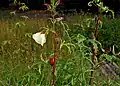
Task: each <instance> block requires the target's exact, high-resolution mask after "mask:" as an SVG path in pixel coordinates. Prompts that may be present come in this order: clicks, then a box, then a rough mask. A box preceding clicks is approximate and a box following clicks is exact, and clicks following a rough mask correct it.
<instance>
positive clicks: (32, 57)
mask: <svg viewBox="0 0 120 86" xmlns="http://www.w3.org/2000/svg"><path fill="white" fill-rule="evenodd" d="M92 18H93V15H91V14H84V13H81V14H77V15H74V16H68V17H67V18H66V20H65V21H64V22H66V23H67V24H68V26H69V30H68V32H69V34H70V37H71V39H72V40H71V41H72V43H73V44H74V45H75V46H76V47H73V46H71V47H72V48H71V49H70V51H71V52H70V51H69V49H67V47H64V48H63V49H62V50H61V51H59V52H58V54H59V55H58V57H57V63H56V73H55V74H56V86H89V78H90V71H93V70H92V69H91V65H92V61H91V49H90V47H89V46H87V45H88V39H89V38H90V34H89V33H90V31H92V28H93V27H94V24H93V23H94V22H92V20H91V19H92ZM86 20H87V21H86ZM102 20H103V26H102V28H101V29H100V31H99V32H100V33H99V37H98V40H99V41H100V42H101V44H102V45H103V47H109V46H111V45H114V46H115V49H116V50H115V52H116V53H118V52H119V51H120V50H119V49H120V34H119V33H120V30H119V29H120V24H119V20H120V19H119V18H118V19H109V18H106V17H104V16H103V17H102ZM89 23H90V24H89ZM47 25H49V22H48V20H47V19H46V18H28V19H24V18H22V17H16V18H14V17H13V18H10V19H4V17H3V18H1V19H0V86H51V85H50V83H51V66H50V64H49V62H48V58H49V57H48V55H47V53H48V52H49V51H50V50H51V47H52V42H51V40H50V41H47V43H46V44H45V46H43V47H42V46H40V45H38V44H36V43H35V42H34V40H33V39H32V34H33V33H36V32H38V31H40V30H41V27H46V26H47ZM58 28H59V27H58ZM48 46H49V48H48ZM117 63H118V64H119V62H117ZM94 86H120V80H119V79H111V78H109V76H108V77H107V76H106V77H105V76H104V75H103V74H102V73H101V71H100V70H95V75H94Z"/></svg>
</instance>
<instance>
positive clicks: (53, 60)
mask: <svg viewBox="0 0 120 86" xmlns="http://www.w3.org/2000/svg"><path fill="white" fill-rule="evenodd" d="M55 60H56V58H55V57H52V58H49V63H50V65H51V66H52V65H54V64H55Z"/></svg>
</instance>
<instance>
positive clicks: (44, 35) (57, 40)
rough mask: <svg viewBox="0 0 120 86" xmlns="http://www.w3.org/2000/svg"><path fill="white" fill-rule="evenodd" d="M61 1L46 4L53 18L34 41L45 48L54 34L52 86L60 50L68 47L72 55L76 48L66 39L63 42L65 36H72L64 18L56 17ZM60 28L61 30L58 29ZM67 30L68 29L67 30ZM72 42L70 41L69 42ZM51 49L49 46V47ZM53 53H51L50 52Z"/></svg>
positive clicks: (36, 35) (50, 61) (35, 36)
mask: <svg viewBox="0 0 120 86" xmlns="http://www.w3.org/2000/svg"><path fill="white" fill-rule="evenodd" d="M59 3H60V0H51V4H44V5H45V6H47V8H48V9H47V10H48V11H50V14H51V18H49V21H50V25H48V26H47V27H41V28H42V31H40V32H37V33H35V34H33V39H34V40H35V42H36V43H38V44H40V45H42V46H44V44H45V43H46V42H47V40H49V39H48V38H49V37H48V36H49V34H52V40H53V41H54V42H53V50H52V52H53V54H51V56H50V57H49V63H50V65H51V69H52V83H51V85H52V86H55V70H56V59H57V52H58V50H62V47H67V49H68V51H69V52H70V53H71V46H74V45H73V44H72V43H67V42H66V39H63V40H62V37H63V36H66V35H67V36H68V38H69V40H70V36H69V33H68V29H69V27H68V25H67V24H66V23H65V22H63V20H64V18H63V17H61V16H60V17H56V16H57V15H58V13H57V12H56V7H57V6H58V5H59ZM57 26H59V27H60V28H58V27H57ZM66 28H67V29H66ZM69 42H70V41H69ZM48 47H49V46H48ZM49 52H51V51H49Z"/></svg>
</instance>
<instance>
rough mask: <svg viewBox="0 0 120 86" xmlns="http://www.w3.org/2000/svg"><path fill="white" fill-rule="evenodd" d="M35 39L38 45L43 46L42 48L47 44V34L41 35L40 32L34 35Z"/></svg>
mask: <svg viewBox="0 0 120 86" xmlns="http://www.w3.org/2000/svg"><path fill="white" fill-rule="evenodd" d="M33 39H34V40H35V42H36V43H38V44H41V45H42V46H43V44H44V43H45V42H46V38H45V34H41V33H40V32H38V33H36V34H33Z"/></svg>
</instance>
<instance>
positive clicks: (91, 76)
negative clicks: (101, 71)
mask: <svg viewBox="0 0 120 86" xmlns="http://www.w3.org/2000/svg"><path fill="white" fill-rule="evenodd" d="M99 24H100V16H99V14H98V15H97V23H96V27H95V31H94V33H93V32H92V39H93V40H97V35H98V26H99ZM91 50H92V56H91V59H92V63H93V65H92V68H91V69H92V70H94V65H95V64H96V61H95V57H96V55H97V48H96V47H95V45H93V46H92V47H91ZM93 81H94V71H91V75H90V81H89V85H91V86H92V85H93Z"/></svg>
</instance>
